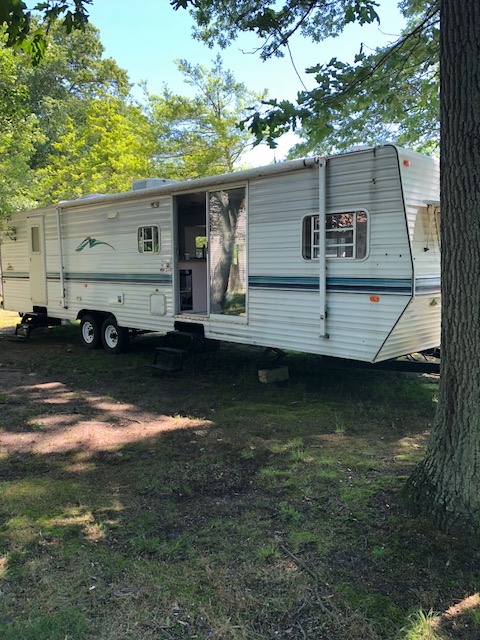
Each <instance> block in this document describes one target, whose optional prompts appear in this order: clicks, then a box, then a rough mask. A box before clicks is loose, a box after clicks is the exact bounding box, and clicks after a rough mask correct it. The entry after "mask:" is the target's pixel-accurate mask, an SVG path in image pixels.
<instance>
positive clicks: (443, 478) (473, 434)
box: [406, 0, 480, 533]
mask: <svg viewBox="0 0 480 640" xmlns="http://www.w3.org/2000/svg"><path fill="white" fill-rule="evenodd" d="M479 34H480V3H478V2H472V1H471V0H442V5H441V34H440V46H441V49H440V52H441V53H440V61H441V62H440V109H441V110H440V120H441V147H440V149H441V152H440V163H441V188H440V193H441V207H442V209H441V238H442V368H441V380H440V388H439V401H438V407H437V412H436V417H435V421H434V425H433V428H432V434H431V437H430V441H429V445H428V447H427V452H426V456H425V459H424V460H423V461H422V462H421V463H420V465H419V466H418V467H417V468H416V469H415V471H414V473H413V475H412V477H411V478H410V479H409V481H408V482H407V486H406V492H407V496H408V499H409V501H410V504H411V505H412V507H413V509H414V511H415V512H416V513H421V514H424V515H427V516H429V517H430V518H432V519H433V520H434V521H435V522H436V524H437V525H438V526H439V527H440V528H441V529H443V530H444V531H447V532H458V531H462V532H470V533H471V532H476V533H478V532H480V37H479Z"/></svg>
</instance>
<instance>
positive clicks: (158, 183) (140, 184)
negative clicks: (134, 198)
mask: <svg viewBox="0 0 480 640" xmlns="http://www.w3.org/2000/svg"><path fill="white" fill-rule="evenodd" d="M176 182H178V180H167V179H166V178H145V179H144V180H135V181H134V182H133V184H132V191H141V190H142V189H153V188H154V187H164V186H165V185H167V184H175V183H176Z"/></svg>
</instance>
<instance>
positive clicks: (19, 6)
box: [0, 0, 92, 64]
mask: <svg viewBox="0 0 480 640" xmlns="http://www.w3.org/2000/svg"><path fill="white" fill-rule="evenodd" d="M91 3H92V0H71V1H68V0H45V2H38V3H37V4H36V5H35V6H34V7H33V10H34V11H35V12H36V15H37V16H40V17H41V22H38V21H37V22H35V23H34V22H32V12H31V11H29V9H28V8H27V5H26V4H25V3H24V2H22V0H2V2H0V25H1V24H3V25H4V27H5V32H6V35H7V41H6V44H7V47H16V48H20V47H21V48H22V49H23V50H24V51H25V52H26V53H28V54H29V55H30V56H31V57H32V60H33V62H34V64H38V63H39V62H40V61H41V60H42V59H43V57H44V55H45V49H46V46H47V40H46V35H47V33H48V31H49V29H50V26H51V25H52V23H55V21H56V20H58V19H59V18H60V17H62V20H63V26H64V28H65V30H66V32H67V33H70V32H71V31H72V30H73V29H83V28H84V27H85V25H86V24H87V22H88V12H87V9H86V5H89V4H91Z"/></svg>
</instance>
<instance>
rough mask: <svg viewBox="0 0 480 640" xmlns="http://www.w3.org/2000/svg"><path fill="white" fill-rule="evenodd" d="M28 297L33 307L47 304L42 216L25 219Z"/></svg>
mask: <svg viewBox="0 0 480 640" xmlns="http://www.w3.org/2000/svg"><path fill="white" fill-rule="evenodd" d="M27 234H28V255H29V275H30V297H31V299H32V304H34V305H42V306H44V305H46V304H47V278H46V266H45V223H44V218H43V216H35V217H31V218H28V219H27Z"/></svg>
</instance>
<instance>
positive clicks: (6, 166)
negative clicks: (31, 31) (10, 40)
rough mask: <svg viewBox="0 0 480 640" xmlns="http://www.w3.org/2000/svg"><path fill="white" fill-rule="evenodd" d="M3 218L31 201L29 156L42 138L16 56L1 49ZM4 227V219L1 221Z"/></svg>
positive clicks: (0, 209)
mask: <svg viewBox="0 0 480 640" xmlns="http://www.w3.org/2000/svg"><path fill="white" fill-rule="evenodd" d="M0 77H1V78H2V82H1V83H0V104H1V109H0V220H1V218H2V217H5V216H7V215H8V214H9V213H11V212H12V211H15V210H17V209H21V208H23V207H25V206H29V205H30V204H31V203H32V199H31V197H30V193H29V189H30V185H31V181H32V179H33V177H32V172H31V170H30V167H29V159H30V157H31V155H32V153H33V151H34V145H35V143H36V142H39V141H41V139H42V137H41V134H40V132H39V130H38V127H37V121H36V118H35V116H34V115H33V114H31V113H29V110H28V107H27V104H26V98H27V88H26V86H25V85H24V84H23V83H22V82H21V80H20V79H19V77H18V73H17V66H16V58H15V56H14V54H13V52H12V51H11V50H9V49H5V48H0ZM0 228H1V222H0Z"/></svg>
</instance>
